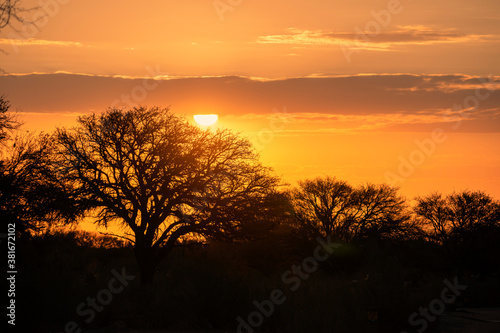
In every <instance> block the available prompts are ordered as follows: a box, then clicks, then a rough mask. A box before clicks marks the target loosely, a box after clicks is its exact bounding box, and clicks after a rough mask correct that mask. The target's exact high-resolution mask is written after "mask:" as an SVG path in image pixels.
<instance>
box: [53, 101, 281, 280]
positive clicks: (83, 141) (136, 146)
mask: <svg viewBox="0 0 500 333" xmlns="http://www.w3.org/2000/svg"><path fill="white" fill-rule="evenodd" d="M57 140H58V143H59V153H58V158H57V159H55V160H56V162H57V165H58V167H59V170H60V172H61V175H62V176H63V177H64V179H65V180H66V181H68V182H70V183H71V184H72V187H73V189H74V190H75V191H77V193H78V196H79V198H80V200H81V202H82V204H85V205H87V206H88V207H94V208H95V210H96V217H97V220H96V221H97V223H99V224H102V225H104V226H107V225H108V223H109V222H114V221H118V222H120V223H122V224H123V225H124V226H125V227H126V228H127V230H128V237H129V238H130V240H131V241H132V242H133V244H134V253H135V257H136V261H137V263H138V266H139V269H140V273H141V281H142V283H143V284H147V283H149V282H151V280H152V278H153V274H154V271H155V268H156V266H157V265H158V263H159V262H160V261H161V260H162V259H163V258H165V257H166V256H167V255H168V253H169V252H170V251H171V249H172V247H173V246H174V245H176V244H178V243H179V242H183V241H186V240H187V239H189V237H194V236H201V237H209V238H210V237H212V238H213V237H216V238H222V239H232V238H234V237H239V236H241V237H245V236H250V231H251V230H252V229H254V228H253V226H255V225H259V224H262V223H264V221H263V220H264V217H265V215H266V212H268V211H269V210H271V209H272V205H269V201H268V200H269V198H271V197H272V195H273V194H274V193H275V187H276V185H277V184H278V179H277V178H275V177H273V176H271V175H270V173H269V169H267V168H265V167H263V166H262V165H261V164H260V163H259V162H258V160H257V156H256V155H255V153H254V152H253V149H252V147H251V144H250V143H249V142H248V141H247V140H245V139H242V138H240V137H238V136H237V135H235V134H233V133H231V132H230V131H228V130H217V131H215V132H213V131H210V130H206V131H203V130H201V129H200V128H198V127H195V126H193V125H190V124H189V123H188V122H187V121H186V120H185V119H183V118H180V117H178V116H176V115H174V114H173V113H171V112H170V111H169V110H168V109H160V108H150V109H146V108H143V107H140V108H133V109H131V110H118V109H109V110H108V111H107V112H105V113H103V114H101V115H95V114H94V115H90V116H84V117H81V118H80V119H79V126H78V127H76V128H74V129H72V130H65V129H60V130H59V131H58V133H57Z"/></svg>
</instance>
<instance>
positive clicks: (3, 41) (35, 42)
mask: <svg viewBox="0 0 500 333" xmlns="http://www.w3.org/2000/svg"><path fill="white" fill-rule="evenodd" d="M0 45H12V46H58V47H89V45H85V44H82V43H80V42H70V41H58V40H45V39H35V38H28V39H12V38H0Z"/></svg>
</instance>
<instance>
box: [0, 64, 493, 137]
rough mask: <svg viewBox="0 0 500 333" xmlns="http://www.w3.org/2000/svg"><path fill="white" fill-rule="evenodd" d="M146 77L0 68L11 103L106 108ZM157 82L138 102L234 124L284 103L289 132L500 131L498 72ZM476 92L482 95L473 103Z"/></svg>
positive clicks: (265, 115) (29, 108) (54, 108)
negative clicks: (20, 71) (201, 113)
mask: <svg viewBox="0 0 500 333" xmlns="http://www.w3.org/2000/svg"><path fill="white" fill-rule="evenodd" d="M143 82H144V78H132V77H125V76H121V77H118V76H92V75H76V74H70V73H60V74H38V75H35V74H33V75H3V76H2V75H0V86H2V87H4V93H5V94H6V96H8V98H9V100H10V101H11V102H12V105H14V106H15V107H20V108H21V109H22V110H24V111H25V112H47V113H52V112H79V113H85V112H91V110H98V111H99V110H105V109H106V108H107V107H109V106H110V104H111V103H112V102H113V101H114V100H115V99H117V98H120V97H121V96H123V95H130V94H132V93H133V92H134V91H135V90H136V87H138V86H142V85H143ZM157 82H158V83H159V84H158V86H157V88H155V89H154V90H152V91H150V92H149V93H148V95H147V97H145V98H144V99H143V100H140V101H138V103H139V102H140V104H141V105H160V106H161V105H163V106H168V105H171V106H172V110H173V111H174V112H178V113H180V114H187V115H189V114H191V112H194V111H195V110H200V109H204V110H210V111H211V112H213V113H217V114H219V115H220V116H222V118H224V117H226V119H228V120H231V121H232V122H233V123H237V124H243V123H245V124H248V123H250V122H256V124H257V123H259V124H269V123H270V120H271V117H272V116H273V112H274V109H277V110H283V109H284V106H286V110H287V111H286V113H285V112H281V111H280V115H281V114H283V113H284V116H286V117H289V120H290V122H289V123H288V124H287V126H286V131H290V132H288V133H291V132H292V131H296V132H304V131H309V132H326V133H333V132H336V133H338V132H349V131H385V130H391V131H398V130H401V131H411V132H415V131H432V130H433V128H436V127H438V126H444V127H448V128H450V127H451V123H452V122H458V121H462V122H463V125H461V127H460V131H463V132H466V131H473V132H481V131H482V132H485V133H486V132H488V133H490V132H495V133H498V132H499V131H500V108H499V105H500V94H498V92H499V91H500V77H499V76H490V77H486V78H482V77H477V76H471V75H464V74H452V75H449V74H446V75H444V74H432V75H429V74H405V73H400V74H359V75H326V74H322V75H320V74H318V75H316V76H315V77H305V78H292V79H280V80H277V79H276V80H266V79H262V78H245V77H237V76H231V77H198V78H195V77H189V78H171V77H165V78H162V79H159V80H158V81H157ZM62 92H64V93H62ZM476 98H477V101H478V102H479V103H478V105H477V107H476V108H474V106H475V105H474V104H475V103H477V102H476ZM462 111H463V112H462ZM461 112H462V113H461ZM229 118H231V119H229ZM468 124H470V126H469V125H468ZM252 126H253V125H252ZM255 126H257V128H256V129H255V130H257V131H258V130H260V129H261V127H260V126H261V125H255ZM266 126H269V125H266Z"/></svg>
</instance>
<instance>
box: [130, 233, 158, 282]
mask: <svg viewBox="0 0 500 333" xmlns="http://www.w3.org/2000/svg"><path fill="white" fill-rule="evenodd" d="M134 254H135V260H136V261H137V265H138V266H139V272H140V274H141V276H140V281H141V286H147V285H151V284H152V283H153V277H154V273H155V270H156V267H157V265H158V260H157V255H156V254H155V253H154V250H153V249H152V248H151V247H149V246H147V245H145V244H141V243H140V242H139V243H136V245H135V248H134Z"/></svg>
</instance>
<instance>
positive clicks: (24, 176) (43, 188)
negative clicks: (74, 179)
mask: <svg viewBox="0 0 500 333" xmlns="http://www.w3.org/2000/svg"><path fill="white" fill-rule="evenodd" d="M53 147H54V140H53V138H52V137H51V136H49V135H46V134H42V135H40V136H34V135H30V134H24V135H18V136H16V137H15V138H13V140H12V142H11V144H10V145H8V147H6V148H4V152H5V157H4V158H3V159H2V161H1V162H2V163H1V164H0V214H1V215H2V222H4V223H16V230H17V231H18V232H19V233H20V234H21V235H24V234H26V232H28V231H29V232H39V231H42V230H44V229H46V228H51V227H53V226H55V225H58V224H60V223H69V222H74V221H75V220H76V219H77V218H78V216H79V213H81V211H79V209H78V208H77V207H76V205H75V202H73V201H71V200H70V199H69V198H68V196H66V193H67V192H68V191H67V189H66V188H65V184H64V183H61V182H60V181H59V180H58V179H57V177H56V174H55V173H54V171H53V169H52V167H51V160H50V156H51V154H52V149H53Z"/></svg>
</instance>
